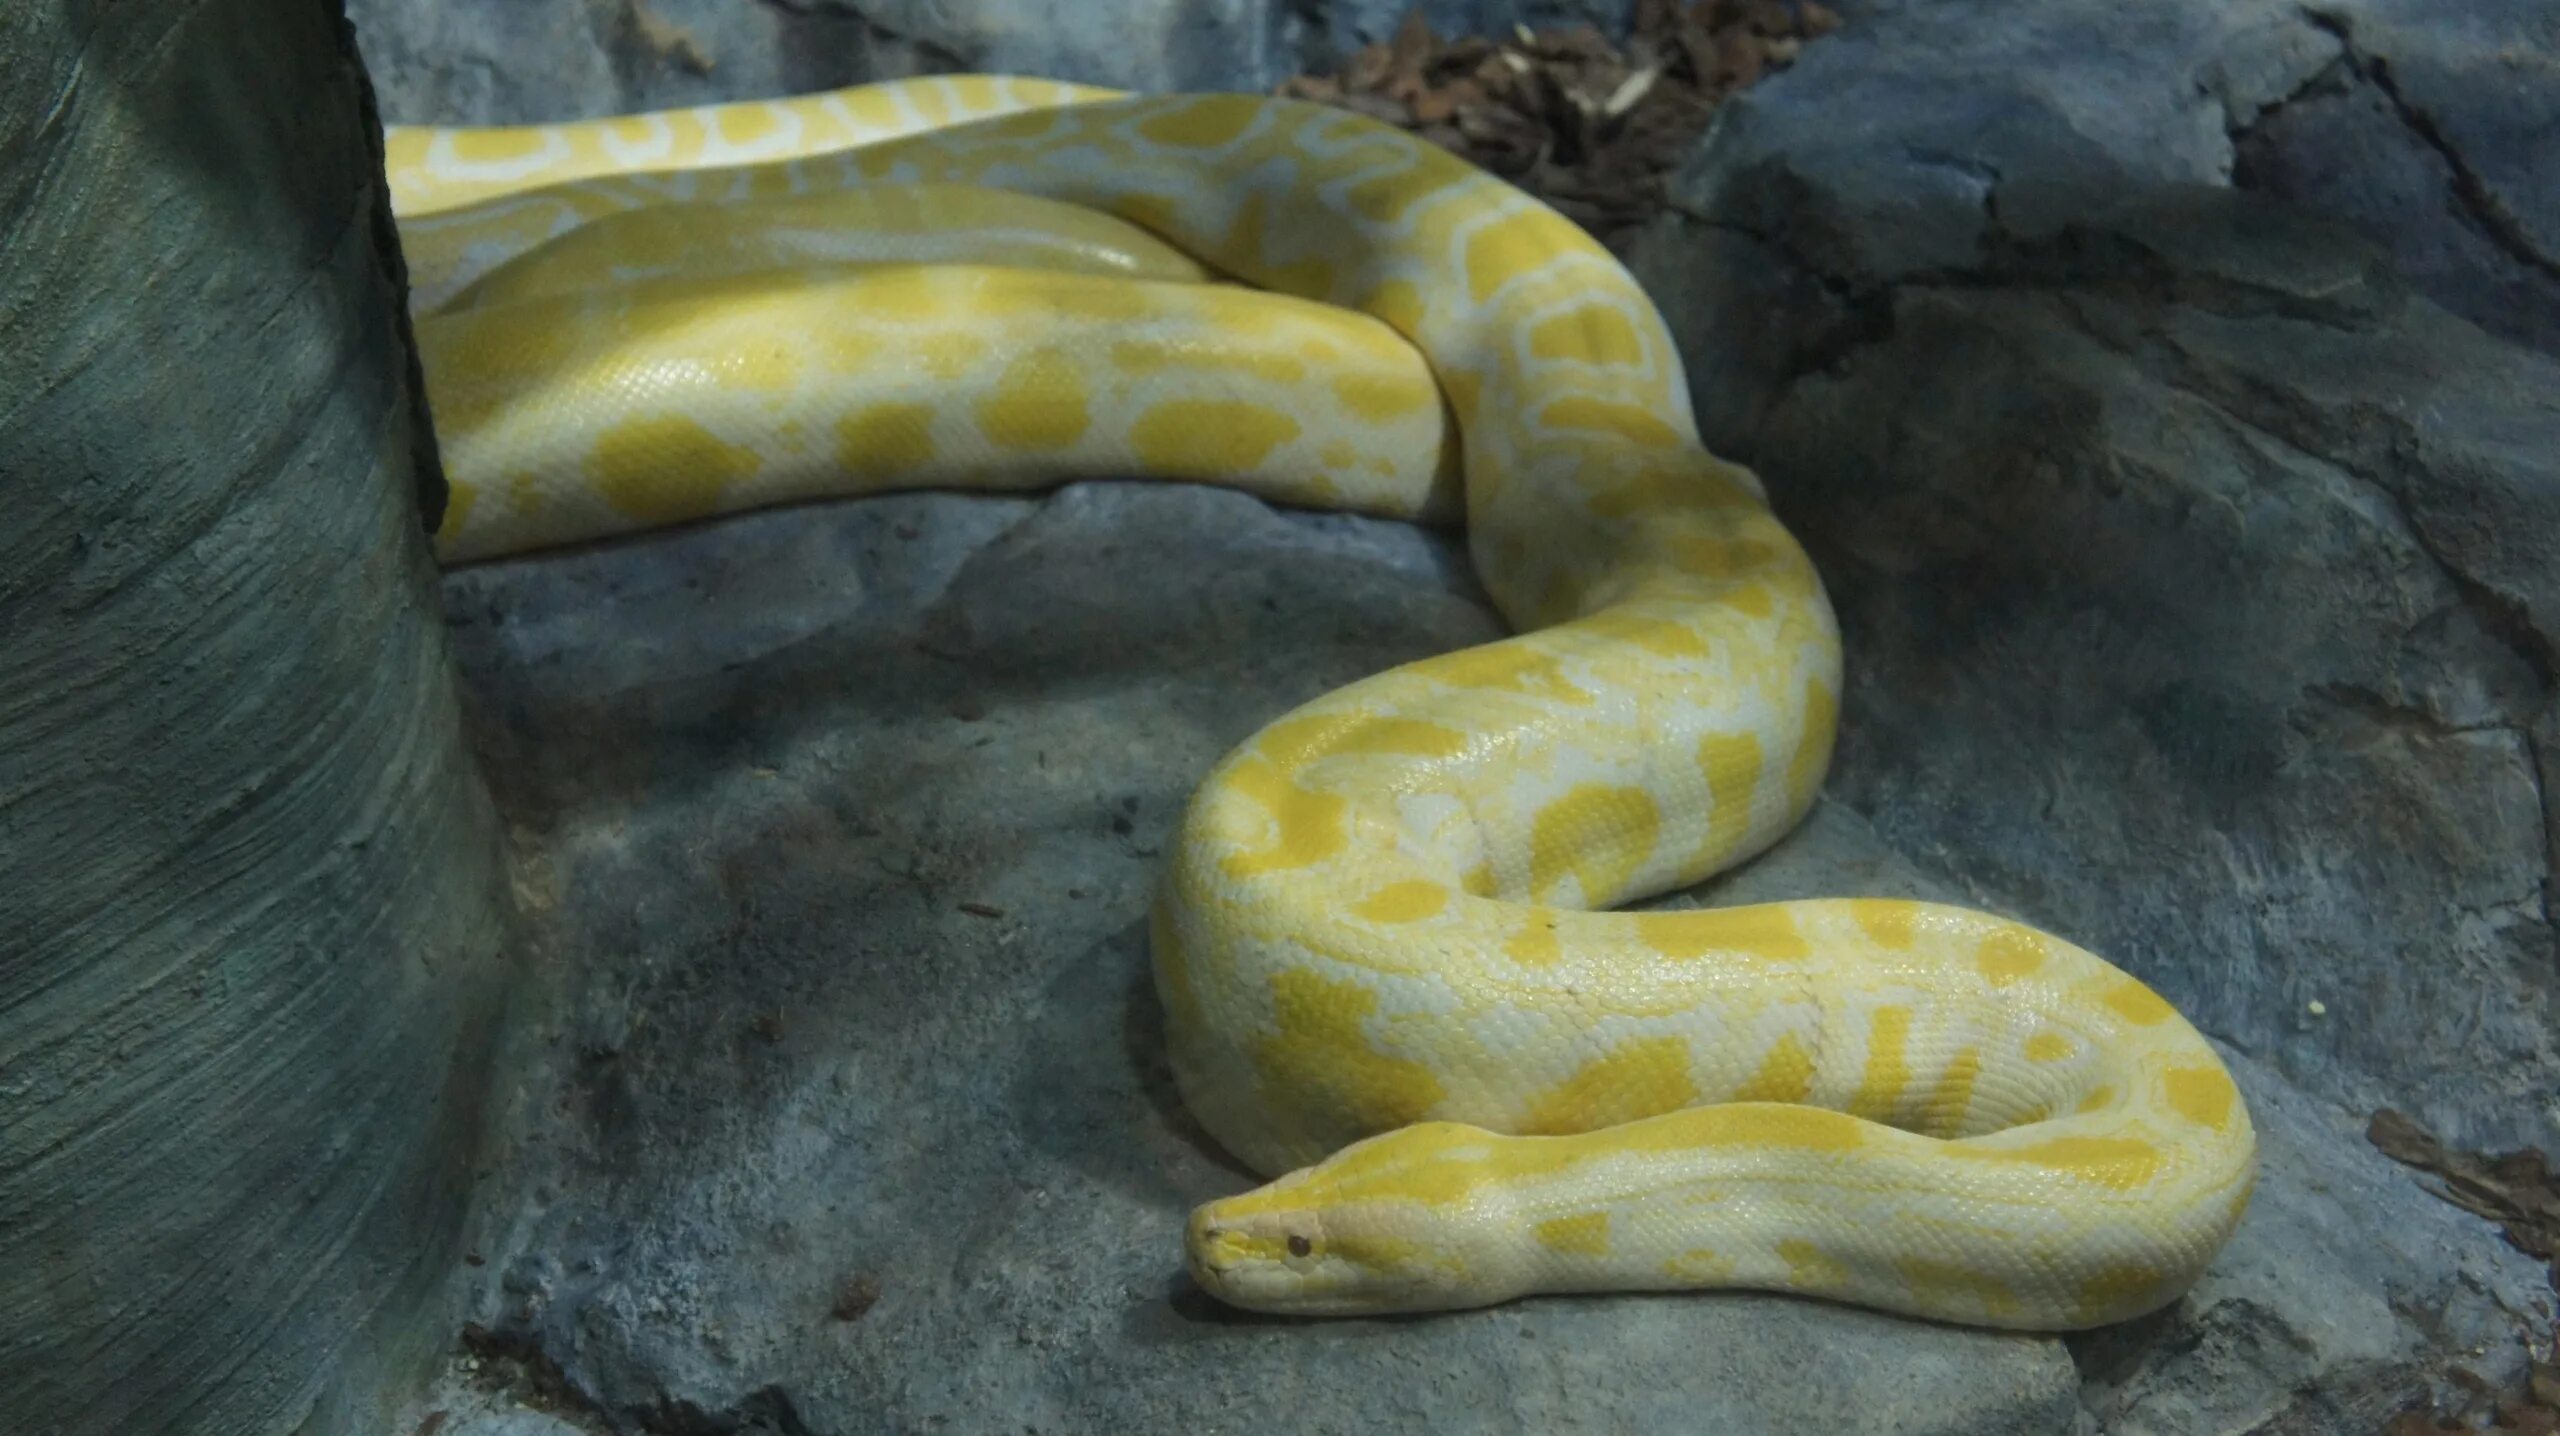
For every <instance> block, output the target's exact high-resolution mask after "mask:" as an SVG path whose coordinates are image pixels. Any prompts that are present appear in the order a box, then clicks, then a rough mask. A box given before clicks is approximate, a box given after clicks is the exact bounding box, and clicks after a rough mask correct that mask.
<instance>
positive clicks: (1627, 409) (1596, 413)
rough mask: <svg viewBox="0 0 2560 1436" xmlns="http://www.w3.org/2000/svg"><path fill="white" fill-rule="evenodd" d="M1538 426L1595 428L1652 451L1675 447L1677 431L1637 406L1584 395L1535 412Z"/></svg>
mask: <svg viewBox="0 0 2560 1436" xmlns="http://www.w3.org/2000/svg"><path fill="white" fill-rule="evenodd" d="M1538 420H1539V422H1540V423H1543V424H1545V425H1547V426H1548V427H1550V428H1556V429H1597V430H1599V431H1601V432H1603V433H1608V434H1614V435H1616V436H1617V437H1619V438H1621V439H1625V440H1626V441H1627V442H1629V443H1631V444H1637V445H1641V446H1643V447H1645V448H1652V449H1672V448H1678V447H1679V446H1680V444H1681V443H1682V439H1681V437H1680V431H1679V430H1677V429H1675V428H1673V427H1671V426H1670V425H1669V424H1666V423H1664V422H1663V421H1662V420H1661V419H1660V418H1659V417H1657V416H1656V415H1655V414H1654V412H1653V411H1652V410H1651V409H1648V408H1645V407H1644V406H1643V405H1641V404H1621V403H1617V402H1615V401H1613V400H1609V399H1594V398H1591V397H1590V396H1588V395H1584V394H1574V395H1569V396H1567V397H1565V398H1562V399H1557V400H1555V401H1553V402H1552V403H1549V404H1548V405H1547V407H1545V408H1544V409H1541V410H1539V411H1538Z"/></svg>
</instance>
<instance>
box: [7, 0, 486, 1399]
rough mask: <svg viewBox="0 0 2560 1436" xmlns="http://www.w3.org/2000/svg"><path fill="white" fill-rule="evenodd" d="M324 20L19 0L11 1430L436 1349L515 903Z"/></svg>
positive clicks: (10, 962) (376, 1378) (371, 153)
mask: <svg viewBox="0 0 2560 1436" xmlns="http://www.w3.org/2000/svg"><path fill="white" fill-rule="evenodd" d="M377 147H378V131H377V130H376V129H375V126H374V121H373V116H372V100H371V96H370V93H369V92H368V90H367V88H366V83H365V80H364V77H363V73H362V70H361V68H360V67H359V66H358V64H357V62H356V59H355V57H354V54H353V51H352V48H351V43H350V38H349V34H348V32H347V30H346V27H345V25H344V22H343V20H342V18H341V15H340V11H339V7H338V5H337V4H336V3H334V0H194V3H186V0H55V2H54V3H41V4H31V5H10V6H5V7H0V514H4V515H5V518H0V1406H5V1408H6V1412H7V1414H6V1416H5V1418H0V1426H5V1427H7V1429H9V1430H10V1431H12V1432H30V1433H36V1432H42V1433H84V1436H85V1433H92V1432H95V1433H108V1432H113V1433H117V1436H153V1433H163V1432H187V1433H222V1436H228V1433H247V1432H274V1431H288V1430H293V1429H296V1428H297V1427H300V1428H302V1429H305V1430H324V1429H325V1430H344V1429H361V1427H362V1425H363V1423H362V1422H361V1421H360V1420H358V1419H357V1418H356V1416H355V1414H354V1413H356V1412H357V1411H359V1410H361V1409H362V1408H363V1407H364V1406H365V1405H366V1404H367V1402H368V1401H369V1400H370V1396H371V1393H372V1392H373V1390H374V1388H375V1386H376V1384H377V1383H378V1382H380V1381H382V1380H385V1379H388V1378H389V1377H390V1376H392V1375H394V1374H397V1372H398V1371H399V1370H400V1369H402V1368H404V1367H406V1366H408V1365H409V1364H410V1361H411V1358H412V1357H413V1356H415V1355H417V1354H419V1353H421V1352H423V1351H424V1350H425V1349H426V1348H427V1347H429V1346H434V1347H441V1346H443V1345H445V1344H447V1343H448V1341H449V1339H450V1330H449V1329H448V1328H446V1327H445V1326H444V1324H443V1322H442V1321H441V1320H430V1319H429V1318H430V1317H431V1316H433V1315H434V1307H433V1305H432V1302H433V1298H434V1294H435V1292H436V1290H437V1288H438V1286H439V1284H440V1283H441V1282H442V1281H443V1280H444V1278H445V1275H446V1273H447V1272H448V1271H449V1270H451V1266H452V1264H451V1258H452V1256H453V1255H454V1252H453V1250H452V1247H453V1242H454V1236H453V1234H454V1232H455V1231H456V1230H457V1228H458V1224H459V1220H460V1217H461V1210H462V1200H461V1198H462V1195H463V1191H464V1187H465V1181H466V1179H467V1176H468V1173H469V1170H470V1166H469V1156H470V1151H469V1144H470V1141H471V1134H472V1132H473V1129H474V1127H475V1125H476V1123H475V1117H476V1112H475V1108H476V1107H477V1105H478V1089H479V1084H480V1083H481V1081H482V1080H483V1079H482V1077H481V1071H482V1068H483V1066H484V1064H483V1063H481V1062H480V1061H478V1060H477V1052H478V1049H479V1047H480V1046H481V1044H482V1043H484V1042H485V1041H486V1034H487V1026H488V1024H487V1021H486V1019H487V1016H488V1013H489V1010H490V1009H489V998H490V997H491V996H492V995H493V992H494V981H493V979H494V977H495V974H496V972H497V971H498V966H497V960H496V959H497V956H498V954H499V953H500V951H501V949H502V938H503V926H504V914H505V897H504V894H505V887H504V883H503V881H502V876H501V870H500V866H499V851H498V844H497V841H496V829H495V823H494V818H493V814H492V811H491V809H490V806H489V804H488V801H487V799H486V796H485V794H484V793H483V792H482V791H481V789H480V787H479V784H478V780H477V777H476V775H475V773H474V771H473V769H472V767H471V765H470V762H469V759H468V755H467V752H466V750H465V747H464V744H463V741H462V737H461V727H460V723H459V714H458V710H457V707H456V704H455V700H454V694H453V687H452V670H451V657H450V651H449V645H448V642H447V639H446V636H445V631H444V628H443V625H442V623H441V621H440V618H439V615H438V609H437V603H436V589H435V578H434V572H433V568H432V565H431V563H430V561H429V557H428V553H427V550H426V547H425V544H424V540H423V535H422V532H421V525H420V519H421V512H420V511H421V508H422V506H423V507H426V508H430V509H431V508H433V507H434V505H435V503H436V502H437V501H438V500H439V498H440V495H439V494H438V493H437V488H438V485H437V483H436V481H435V479H434V477H433V475H434V459H433V449H432V446H431V444H430V442H429V440H428V438H427V435H426V429H425V425H424V422H423V419H422V416H421V410H420V407H419V405H418V402H417V400H416V397H415V394H416V386H415V384H414V381H413V378H412V373H411V368H410V361H409V360H408V359H407V357H406V352H407V350H406V346H405V344H404V343H403V342H402V337H403V336H402V330H401V324H402V321H401V319H400V317H399V315H400V303H399V280H398V273H397V260H396V258H394V257H393V252H392V250H391V249H390V247H389V245H388V243H387V236H388V220H387V215H386V212H385V210H384V208H383V201H382V197H381V189H380V185H379V183H378V176H379V174H380V166H379V162H378V159H377V158H376V155H377Z"/></svg>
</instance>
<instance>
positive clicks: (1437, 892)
mask: <svg viewBox="0 0 2560 1436" xmlns="http://www.w3.org/2000/svg"><path fill="white" fill-rule="evenodd" d="M1448 906H1449V890H1448V889H1447V888H1445V887H1442V886H1441V885H1440V884H1438V883H1432V882H1421V881H1413V882H1401V883H1389V884H1387V885H1386V886H1385V887H1382V888H1380V889H1378V890H1377V891H1376V892H1373V893H1371V894H1369V895H1368V896H1367V897H1365V898H1362V899H1361V900H1360V901H1359V902H1357V903H1354V904H1352V907H1351V911H1352V913H1353V915H1354V916H1357V917H1364V918H1367V919H1368V920H1369V921H1371V922H1419V921H1421V920H1422V919H1424V918H1426V917H1433V916H1436V915H1438V914H1439V913H1440V912H1441V911H1442V910H1443V909H1445V908H1447V907H1448Z"/></svg>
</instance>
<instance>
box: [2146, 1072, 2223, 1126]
mask: <svg viewBox="0 0 2560 1436" xmlns="http://www.w3.org/2000/svg"><path fill="white" fill-rule="evenodd" d="M2160 1085H2161V1086H2162V1087H2163V1088H2165V1089H2166V1090H2167V1092H2168V1095H2169V1105H2170V1106H2172V1107H2174V1108H2176V1109H2177V1110H2178V1114H2179V1115H2180V1116H2182V1117H2185V1118H2186V1119H2187V1120H2188V1121H2190V1122H2195V1123H2198V1124H2200V1125H2202V1126H2207V1127H2211V1128H2212V1129H2213V1130H2215V1131H2217V1132H2222V1131H2228V1130H2230V1127H2231V1111H2232V1108H2234V1107H2235V1106H2237V1105H2239V1101H2240V1091H2239V1089H2238V1088H2236V1087H2234V1086H2232V1085H2231V1079H2230V1077H2228V1076H2227V1075H2225V1074H2224V1073H2223V1071H2222V1070H2221V1069H2220V1068H2217V1067H2172V1068H2170V1069H2169V1070H2168V1071H2167V1072H2166V1073H2163V1074H2162V1075H2161V1078H2160Z"/></svg>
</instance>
